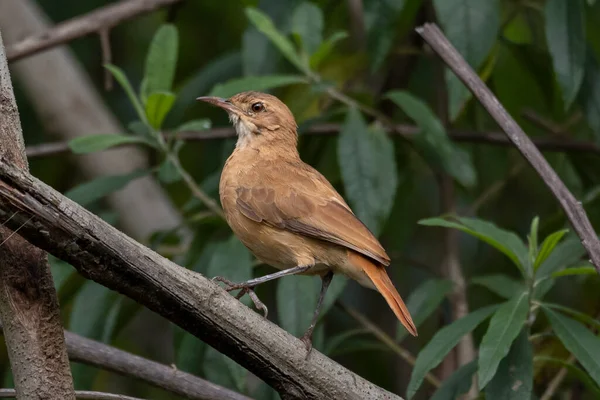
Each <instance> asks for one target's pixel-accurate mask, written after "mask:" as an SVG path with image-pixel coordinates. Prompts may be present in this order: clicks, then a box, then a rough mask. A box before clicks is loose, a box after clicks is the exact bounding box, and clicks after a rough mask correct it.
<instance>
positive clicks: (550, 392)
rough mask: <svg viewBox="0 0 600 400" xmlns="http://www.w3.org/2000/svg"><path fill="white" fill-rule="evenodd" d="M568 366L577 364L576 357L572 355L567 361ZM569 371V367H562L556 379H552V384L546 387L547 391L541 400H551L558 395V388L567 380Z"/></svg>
mask: <svg viewBox="0 0 600 400" xmlns="http://www.w3.org/2000/svg"><path fill="white" fill-rule="evenodd" d="M566 362H567V364H573V363H574V362H575V356H574V355H572V354H571V355H570V356H569V358H568V359H567V361H566ZM568 372H569V371H568V370H567V367H562V368H561V369H560V370H559V371H558V372H557V373H556V375H555V376H554V378H552V380H551V381H550V383H549V384H548V386H547V387H546V391H545V392H544V394H543V395H542V397H540V400H551V399H553V398H554V394H555V393H556V391H557V390H558V388H559V387H560V385H561V383H562V381H563V380H564V379H565V378H566V376H567V373H568Z"/></svg>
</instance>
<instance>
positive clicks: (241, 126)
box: [229, 113, 256, 148]
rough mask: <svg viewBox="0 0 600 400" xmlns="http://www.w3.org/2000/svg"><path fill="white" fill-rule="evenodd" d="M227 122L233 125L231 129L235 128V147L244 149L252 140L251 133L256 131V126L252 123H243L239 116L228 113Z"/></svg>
mask: <svg viewBox="0 0 600 400" xmlns="http://www.w3.org/2000/svg"><path fill="white" fill-rule="evenodd" d="M229 120H230V121H231V123H232V124H233V127H234V128H235V131H236V133H237V136H238V140H237V142H236V144H235V147H236V148H244V147H246V146H247V145H248V144H250V141H251V140H252V135H253V133H252V132H253V131H254V130H256V125H254V124H253V123H252V122H249V121H245V120H244V119H242V118H240V116H239V115H237V114H234V113H229Z"/></svg>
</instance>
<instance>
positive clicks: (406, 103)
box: [387, 91, 477, 187]
mask: <svg viewBox="0 0 600 400" xmlns="http://www.w3.org/2000/svg"><path fill="white" fill-rule="evenodd" d="M387 97H389V98H390V99H391V100H392V101H393V102H394V103H396V105H397V106H398V107H400V108H401V109H402V111H404V113H405V114H406V115H407V116H408V117H409V118H410V119H412V120H413V121H415V122H416V124H417V125H418V126H419V128H420V131H419V133H418V134H417V135H416V136H415V138H414V142H413V143H414V144H415V146H417V148H419V149H420V150H421V152H423V153H424V156H425V157H426V158H427V159H428V160H429V161H430V162H432V163H434V164H436V165H438V167H440V168H441V169H442V170H444V171H445V172H447V173H448V174H450V175H451V176H452V177H454V178H455V179H456V180H457V181H458V182H459V183H460V184H461V185H463V186H466V187H472V186H474V185H475V184H476V183H477V176H476V173H475V168H474V167H473V164H472V162H471V157H470V156H469V154H468V153H467V152H465V151H463V150H462V149H461V148H459V147H458V146H456V145H455V144H454V143H453V142H452V141H451V140H450V138H448V135H447V134H446V130H445V129H444V127H443V125H442V123H441V122H440V120H439V119H438V118H437V117H436V116H435V114H434V113H433V111H431V109H430V108H429V107H428V106H427V104H425V103H424V102H423V101H421V100H420V99H417V98H416V97H414V96H413V95H411V94H410V93H408V92H405V91H393V92H388V93H387Z"/></svg>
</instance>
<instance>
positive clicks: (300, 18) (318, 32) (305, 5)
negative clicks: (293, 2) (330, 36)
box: [292, 1, 323, 55]
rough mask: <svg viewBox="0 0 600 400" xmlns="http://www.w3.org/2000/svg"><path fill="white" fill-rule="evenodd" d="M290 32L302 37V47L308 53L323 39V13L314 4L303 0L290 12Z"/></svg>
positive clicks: (312, 51)
mask: <svg viewBox="0 0 600 400" xmlns="http://www.w3.org/2000/svg"><path fill="white" fill-rule="evenodd" d="M292 32H294V33H296V34H297V35H298V36H300V38H302V47H303V49H304V50H305V51H306V52H307V53H308V54H309V55H310V54H313V53H314V52H315V51H316V50H317V48H318V47H319V45H320V44H321V42H322V41H323V13H322V12H321V9H320V8H319V7H318V6H316V5H315V4H313V3H311V2H308V1H304V2H302V3H300V4H299V5H298V7H296V9H295V10H294V13H293V14H292Z"/></svg>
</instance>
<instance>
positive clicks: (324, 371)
mask: <svg viewBox="0 0 600 400" xmlns="http://www.w3.org/2000/svg"><path fill="white" fill-rule="evenodd" d="M15 213H16V214H15ZM12 214H15V216H14V217H13V218H11V219H10V220H9V221H8V222H7V225H8V226H9V227H10V228H11V229H16V228H18V227H19V226H22V228H21V230H20V231H19V232H20V233H21V234H22V236H23V237H25V238H26V239H27V240H28V241H30V242H31V243H33V244H35V245H37V246H39V247H41V248H43V249H45V250H46V251H48V252H50V253H52V254H54V255H55V256H57V257H59V258H61V259H63V260H65V261H67V262H69V263H70V264H71V265H73V266H74V267H75V268H76V269H77V270H78V271H79V272H80V273H81V274H82V275H83V276H84V277H86V278H88V279H92V280H94V281H96V282H98V283H100V284H102V285H104V286H107V287H109V288H111V289H113V290H116V291H118V292H120V293H123V294H125V295H127V296H129V297H130V298H132V299H134V300H135V301H137V302H139V303H140V304H143V305H144V306H146V307H148V308H149V309H151V310H153V311H155V312H157V313H158V314H160V315H162V316H164V317H165V318H167V319H169V320H170V321H172V322H174V323H176V324H177V325H179V326H180V327H182V328H183V329H185V330H187V331H189V332H190V333H192V334H194V335H195V336H197V337H198V338H200V339H201V340H203V341H205V342H206V343H208V344H209V345H211V346H213V347H214V348H216V349H217V350H219V351H220V352H222V353H223V354H225V355H227V356H229V357H231V358H232V359H233V360H235V361H236V362H238V363H239V364H240V365H242V366H243V367H245V368H247V369H248V370H250V371H251V372H252V373H254V374H255V375H257V376H258V377H260V378H261V379H263V380H264V381H265V382H267V383H268V384H269V385H271V386H272V387H273V388H275V389H276V390H277V391H278V392H279V393H280V395H281V397H282V398H283V399H300V398H302V399H325V398H344V399H363V398H369V399H384V398H385V399H396V398H398V397H396V396H394V395H393V394H391V393H389V392H387V391H385V390H383V389H381V388H379V387H377V386H375V385H373V384H372V383H370V382H368V381H366V380H365V379H363V378H361V377H359V376H357V375H355V374H354V373H352V372H350V371H348V370H347V369H345V368H344V367H342V366H340V365H338V364H336V363H335V362H333V361H332V360H330V359H328V358H327V357H325V356H324V355H322V354H320V353H319V352H317V351H313V353H311V356H310V358H309V360H308V361H306V360H305V356H306V349H305V347H304V344H303V343H302V342H301V341H300V340H298V339H297V338H295V337H293V336H291V335H290V334H288V333H287V332H285V331H283V330H282V329H281V328H279V327H277V326H276V325H274V324H272V323H271V322H269V321H268V320H266V319H264V318H263V317H262V316H260V315H259V314H257V313H255V312H253V311H252V310H250V309H249V308H248V307H246V306H244V305H243V304H242V303H240V302H239V301H237V300H235V299H234V298H233V297H232V296H230V295H229V294H228V293H227V292H225V291H224V290H223V289H222V288H220V287H219V286H218V285H216V284H215V283H213V282H212V281H210V280H208V279H206V278H205V277H203V276H202V275H200V274H197V273H194V272H192V271H189V270H187V269H185V268H182V267H179V266H178V265H176V264H174V263H172V262H171V261H169V260H167V259H165V258H163V257H161V256H160V255H158V254H156V253H154V252H153V251H152V250H150V249H148V248H146V247H144V246H142V245H141V244H139V243H137V242H136V241H134V240H133V239H131V238H130V237H128V236H126V235H125V234H123V233H122V232H120V231H118V230H117V229H115V228H114V227H112V226H110V225H109V224H107V223H105V222H104V221H102V220H101V219H100V218H98V217H96V216H95V215H93V214H91V213H90V212H89V211H87V210H85V209H84V208H83V207H81V206H79V205H77V204H76V203H74V202H72V201H71V200H69V199H68V198H66V197H64V196H62V195H61V194H60V193H58V192H56V191H55V190H53V189H52V188H50V187H49V186H47V185H46V184H44V183H43V182H40V181H39V180H37V179H35V178H33V177H32V176H30V175H28V174H26V173H23V172H20V171H18V170H16V169H15V168H14V167H12V166H11V165H10V164H9V163H7V162H6V161H5V160H3V159H2V160H0V218H3V219H6V218H7V216H10V215H12ZM29 219H31V221H30V222H28V220H29Z"/></svg>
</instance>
